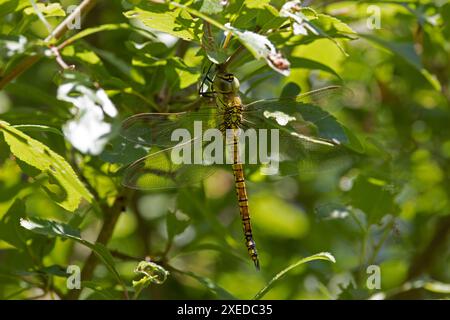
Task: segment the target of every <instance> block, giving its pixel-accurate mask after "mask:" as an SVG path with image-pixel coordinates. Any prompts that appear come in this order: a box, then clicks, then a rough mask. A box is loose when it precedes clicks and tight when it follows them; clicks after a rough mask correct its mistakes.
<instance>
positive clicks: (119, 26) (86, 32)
mask: <svg viewBox="0 0 450 320" xmlns="http://www.w3.org/2000/svg"><path fill="white" fill-rule="evenodd" d="M128 29H131V26H130V25H129V24H126V23H109V24H102V25H100V26H96V27H92V28H87V29H83V30H81V31H80V32H77V33H76V34H75V35H73V36H72V37H70V38H69V39H67V40H65V41H64V44H65V45H64V46H67V45H69V44H71V43H73V42H75V41H77V40H80V39H82V38H85V37H87V36H90V35H92V34H95V33H98V32H103V31H115V30H128Z"/></svg>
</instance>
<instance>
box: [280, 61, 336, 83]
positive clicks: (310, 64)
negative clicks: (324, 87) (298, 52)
mask: <svg viewBox="0 0 450 320" xmlns="http://www.w3.org/2000/svg"><path fill="white" fill-rule="evenodd" d="M289 61H290V62H291V68H292V69H295V68H298V69H310V70H322V71H325V72H328V73H330V74H332V75H335V76H336V77H337V78H338V79H339V80H341V77H340V76H339V74H338V73H337V72H336V71H334V70H333V69H332V68H330V67H329V66H327V65H324V64H322V63H320V62H318V61H314V60H310V59H307V58H299V57H290V58H289Z"/></svg>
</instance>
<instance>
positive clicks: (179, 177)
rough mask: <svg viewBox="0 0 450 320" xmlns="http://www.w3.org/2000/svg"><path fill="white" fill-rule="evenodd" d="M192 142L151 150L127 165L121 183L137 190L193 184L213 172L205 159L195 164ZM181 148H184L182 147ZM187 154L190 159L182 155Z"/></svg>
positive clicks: (213, 169)
mask: <svg viewBox="0 0 450 320" xmlns="http://www.w3.org/2000/svg"><path fill="white" fill-rule="evenodd" d="M193 147H194V142H192V141H190V142H188V143H184V144H180V145H177V146H175V147H172V148H168V149H164V150H159V151H156V152H152V153H151V154H149V155H148V156H146V157H143V158H141V159H139V160H137V161H136V162H134V163H132V164H131V165H129V166H128V167H127V168H126V169H125V172H124V178H123V182H122V184H123V185H124V186H126V187H128V188H132V189H139V190H155V189H171V188H180V187H185V186H189V185H194V184H197V183H199V182H201V181H202V180H204V179H205V178H207V177H209V176H210V175H211V174H213V173H214V172H215V170H216V169H217V167H215V166H214V165H211V164H210V165H208V163H206V164H203V163H199V164H196V163H195V161H194V157H193V156H192V157H191V155H193V153H192V149H193ZM183 148H184V149H183ZM184 154H186V156H187V157H188V158H190V159H191V160H187V158H183V155H184Z"/></svg>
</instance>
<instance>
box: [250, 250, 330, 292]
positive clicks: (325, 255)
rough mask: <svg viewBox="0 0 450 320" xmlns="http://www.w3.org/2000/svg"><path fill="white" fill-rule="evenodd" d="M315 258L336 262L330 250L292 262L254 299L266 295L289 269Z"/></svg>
mask: <svg viewBox="0 0 450 320" xmlns="http://www.w3.org/2000/svg"><path fill="white" fill-rule="evenodd" d="M315 260H326V261H330V262H333V263H335V262H336V259H335V258H334V257H333V255H332V254H331V253H329V252H320V253H317V254H315V255H312V256H309V257H306V258H303V259H300V260H299V261H297V262H296V263H294V264H291V265H290V266H289V267H287V268H286V269H284V270H282V271H281V272H279V273H278V274H277V275H276V276H275V277H273V278H272V280H270V281H269V283H268V284H267V285H266V286H265V287H264V288H262V289H261V290H260V291H259V292H258V293H257V294H256V295H255V296H254V297H253V299H254V300H259V299H261V298H262V297H264V296H265V295H266V294H267V292H269V291H270V290H271V289H272V288H273V286H274V285H275V284H276V283H277V282H278V281H280V280H281V279H282V278H283V277H284V276H285V275H286V273H288V272H289V271H291V270H292V269H294V268H297V267H298V266H300V265H302V264H304V263H307V262H311V261H315Z"/></svg>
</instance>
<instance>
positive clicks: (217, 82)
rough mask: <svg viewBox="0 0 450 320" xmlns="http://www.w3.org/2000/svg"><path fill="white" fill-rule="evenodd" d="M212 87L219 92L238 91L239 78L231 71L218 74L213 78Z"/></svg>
mask: <svg viewBox="0 0 450 320" xmlns="http://www.w3.org/2000/svg"><path fill="white" fill-rule="evenodd" d="M214 89H215V91H216V92H218V93H221V94H229V93H236V92H237V91H239V80H238V79H237V78H236V77H235V76H234V75H233V74H231V73H225V74H218V75H217V76H216V78H215V79H214Z"/></svg>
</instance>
